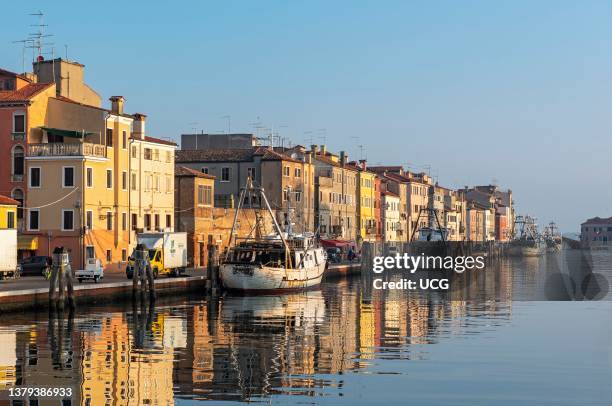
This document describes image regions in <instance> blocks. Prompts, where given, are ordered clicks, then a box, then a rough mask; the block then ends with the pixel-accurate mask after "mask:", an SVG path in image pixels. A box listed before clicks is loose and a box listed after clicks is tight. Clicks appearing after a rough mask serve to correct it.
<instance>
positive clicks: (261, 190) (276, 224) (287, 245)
mask: <svg viewBox="0 0 612 406" xmlns="http://www.w3.org/2000/svg"><path fill="white" fill-rule="evenodd" d="M258 190H259V193H260V194H261V197H262V198H263V201H264V203H265V204H266V209H267V210H268V213H269V214H270V217H272V222H273V223H274V229H275V230H276V232H277V233H278V235H279V237H280V239H281V241H282V242H283V245H284V246H285V264H287V265H288V266H287V268H293V267H292V266H291V255H289V254H290V249H289V244H287V240H286V239H285V236H284V235H283V232H282V230H281V228H280V226H279V225H278V222H277V221H276V217H274V213H272V209H271V208H270V203H269V202H268V198H267V197H266V194H265V193H264V189H263V188H258Z"/></svg>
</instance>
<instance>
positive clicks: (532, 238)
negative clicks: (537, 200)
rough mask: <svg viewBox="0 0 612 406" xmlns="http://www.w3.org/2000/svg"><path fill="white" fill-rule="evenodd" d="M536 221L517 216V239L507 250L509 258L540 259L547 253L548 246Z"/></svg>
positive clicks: (515, 231) (515, 223) (512, 241)
mask: <svg viewBox="0 0 612 406" xmlns="http://www.w3.org/2000/svg"><path fill="white" fill-rule="evenodd" d="M535 220H536V219H535V218H534V217H531V216H517V217H516V220H515V222H514V234H515V236H516V238H515V239H513V240H511V241H510V243H509V245H508V249H507V250H506V253H507V255H509V256H520V257H540V256H542V255H544V253H545V252H546V244H545V243H544V241H543V239H542V237H541V235H540V234H539V232H538V225H537V224H536V221H535Z"/></svg>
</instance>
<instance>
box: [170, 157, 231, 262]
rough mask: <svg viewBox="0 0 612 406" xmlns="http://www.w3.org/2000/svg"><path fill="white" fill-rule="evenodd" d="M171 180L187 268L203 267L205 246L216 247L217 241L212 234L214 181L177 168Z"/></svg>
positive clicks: (177, 227) (212, 178)
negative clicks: (183, 237)
mask: <svg viewBox="0 0 612 406" xmlns="http://www.w3.org/2000/svg"><path fill="white" fill-rule="evenodd" d="M174 176H175V182H174V184H175V190H174V202H175V206H176V215H175V221H176V227H175V228H176V231H184V232H186V233H187V258H188V261H189V262H190V264H191V265H192V266H198V267H200V266H205V265H206V261H207V258H208V256H207V245H208V244H209V243H213V244H216V243H217V240H219V239H220V238H217V237H216V236H214V234H213V233H212V230H213V223H214V219H213V216H214V214H213V211H214V203H215V201H214V196H215V177H214V176H212V175H208V174H205V173H202V172H201V171H196V170H194V169H190V168H186V167H184V166H177V167H176V169H175V173H174ZM206 231H208V232H206ZM209 235H210V236H211V238H210V239H211V241H210V242H209V241H208V236H209Z"/></svg>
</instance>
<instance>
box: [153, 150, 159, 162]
mask: <svg viewBox="0 0 612 406" xmlns="http://www.w3.org/2000/svg"><path fill="white" fill-rule="evenodd" d="M153 160H154V161H159V149H157V148H155V149H154V150H153Z"/></svg>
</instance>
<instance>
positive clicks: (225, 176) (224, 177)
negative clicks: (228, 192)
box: [221, 168, 230, 182]
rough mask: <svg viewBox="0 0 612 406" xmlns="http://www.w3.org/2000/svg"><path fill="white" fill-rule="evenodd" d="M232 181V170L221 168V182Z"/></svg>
mask: <svg viewBox="0 0 612 406" xmlns="http://www.w3.org/2000/svg"><path fill="white" fill-rule="evenodd" d="M229 181H230V168H221V182H229Z"/></svg>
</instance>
